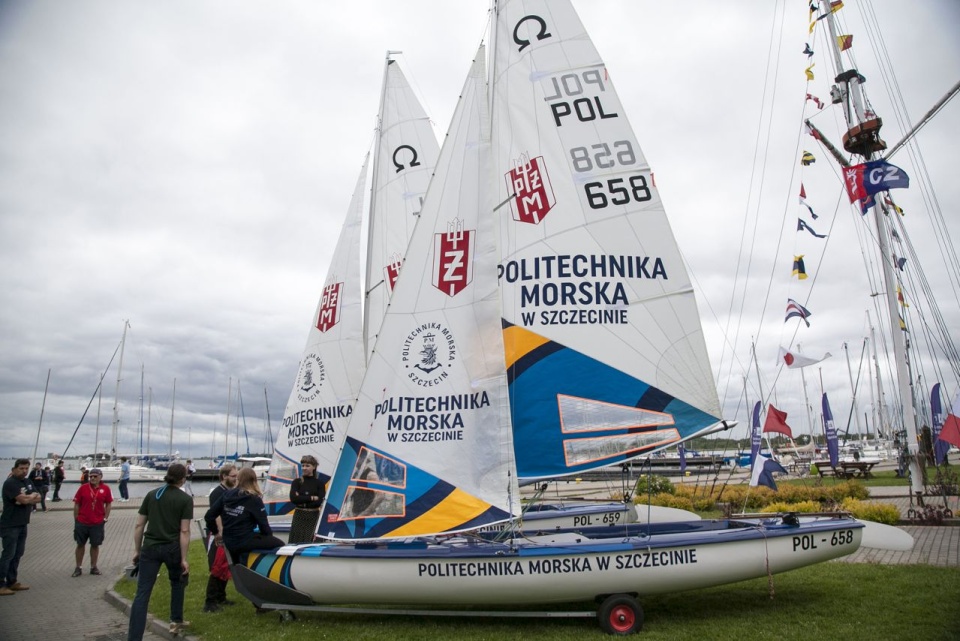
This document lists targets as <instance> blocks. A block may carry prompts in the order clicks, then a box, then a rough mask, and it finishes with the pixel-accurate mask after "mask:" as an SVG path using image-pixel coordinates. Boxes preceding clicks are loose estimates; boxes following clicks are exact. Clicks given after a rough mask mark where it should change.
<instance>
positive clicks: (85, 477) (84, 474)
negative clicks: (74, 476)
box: [80, 465, 90, 483]
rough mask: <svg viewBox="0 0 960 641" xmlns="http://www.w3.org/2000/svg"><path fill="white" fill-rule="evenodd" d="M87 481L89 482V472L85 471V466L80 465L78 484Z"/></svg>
mask: <svg viewBox="0 0 960 641" xmlns="http://www.w3.org/2000/svg"><path fill="white" fill-rule="evenodd" d="M89 480H90V472H88V471H87V466H86V465H81V466H80V482H81V483H86V482H87V481H89Z"/></svg>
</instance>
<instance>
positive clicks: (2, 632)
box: [0, 488, 960, 641]
mask: <svg viewBox="0 0 960 641" xmlns="http://www.w3.org/2000/svg"><path fill="white" fill-rule="evenodd" d="M872 493H873V494H874V496H875V497H877V498H878V500H883V501H886V502H891V503H893V504H895V505H897V506H898V507H899V508H900V510H901V513H903V514H904V515H905V514H906V510H907V509H909V505H910V499H909V498H908V497H907V496H905V494H904V491H903V490H902V489H900V488H896V489H894V491H891V492H886V491H882V490H881V491H876V492H872ZM879 495H882V497H881V496H879ZM927 500H928V502H930V499H927ZM950 500H951V501H952V502H951V504H950V507H951V509H953V510H954V513H957V511H958V509H957V498H956V497H952V498H951V499H950ZM47 505H48V506H50V508H51V509H50V511H49V512H45V513H40V512H37V513H34V515H33V518H32V519H31V523H30V531H29V536H28V538H27V552H26V555H25V556H24V558H23V560H22V561H21V563H20V580H21V581H22V582H23V583H25V584H26V585H29V586H30V588H31V589H30V590H29V591H27V592H19V593H17V594H16V595H13V596H5V597H0V640H6V639H11V640H16V641H49V639H50V638H51V637H53V638H56V639H59V640H62V641H73V640H74V639H77V640H83V641H123V640H125V639H126V635H127V614H126V610H124V609H122V607H123V604H122V603H119V604H118V605H119V606H120V607H117V605H115V603H117V601H116V599H115V598H114V597H111V600H110V601H108V600H107V598H105V596H109V595H108V591H109V590H110V588H111V587H112V586H113V584H114V583H115V582H116V580H117V577H118V576H119V575H120V574H122V572H123V568H124V567H125V566H126V565H127V564H129V563H130V559H131V558H132V556H133V526H134V523H135V521H136V514H137V508H138V507H139V505H140V502H139V501H138V500H132V501H130V502H129V503H114V509H113V512H112V513H111V515H110V522H109V523H108V524H107V532H106V540H105V541H104V544H103V546H101V548H100V561H99V566H100V570H101V571H102V572H103V575H102V576H91V575H89V574H87V571H88V570H89V558H87V559H85V563H84V568H83V571H84V573H83V576H81V577H78V578H71V576H70V574H71V573H72V572H73V567H74V561H73V551H74V547H75V544H74V542H73V504H72V503H71V502H68V501H64V502H61V503H49V502H48V503H47ZM206 506H207V505H206V497H197V499H196V509H195V513H196V514H197V515H199V514H202V513H203V511H205V510H206ZM903 529H904V530H906V531H907V532H909V533H910V534H911V535H912V536H913V537H914V539H915V540H916V544H915V545H914V547H913V550H911V551H909V552H886V551H882V550H867V549H861V550H859V551H857V552H856V553H854V554H851V555H850V556H848V557H846V558H845V559H843V561H847V562H853V563H889V564H918V563H923V564H930V565H936V566H940V567H953V568H960V527H953V526H941V527H933V526H904V527H903ZM194 536H196V532H194ZM205 573H206V568H204V569H203V570H202V571H201V577H195V578H194V580H193V581H191V582H190V587H188V588H187V589H189V590H195V589H203V586H205V585H206V580H205V577H206V574H205ZM161 574H163V573H161ZM197 578H202V579H204V580H197ZM161 580H163V577H162V576H161ZM197 586H199V587H197ZM165 638H170V637H169V636H168V634H167V632H166V623H165V622H158V625H157V626H155V627H153V628H148V630H147V634H146V636H145V637H144V639H146V640H147V641H160V640H161V639H165Z"/></svg>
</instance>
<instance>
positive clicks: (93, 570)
mask: <svg viewBox="0 0 960 641" xmlns="http://www.w3.org/2000/svg"><path fill="white" fill-rule="evenodd" d="M90 574H95V575H97V576H99V575H100V569H99V568H90Z"/></svg>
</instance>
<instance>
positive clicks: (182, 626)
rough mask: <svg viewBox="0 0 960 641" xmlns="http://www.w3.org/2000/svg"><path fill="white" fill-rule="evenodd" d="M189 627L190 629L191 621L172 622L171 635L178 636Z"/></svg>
mask: <svg viewBox="0 0 960 641" xmlns="http://www.w3.org/2000/svg"><path fill="white" fill-rule="evenodd" d="M188 627H190V622H189V621H171V622H170V634H172V635H173V636H177V635H178V634H180V633H181V632H185V631H186V629H187V628H188Z"/></svg>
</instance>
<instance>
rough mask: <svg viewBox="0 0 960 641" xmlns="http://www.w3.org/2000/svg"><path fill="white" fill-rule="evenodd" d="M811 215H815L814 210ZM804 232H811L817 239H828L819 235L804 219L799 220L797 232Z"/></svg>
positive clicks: (823, 235) (824, 235)
mask: <svg viewBox="0 0 960 641" xmlns="http://www.w3.org/2000/svg"><path fill="white" fill-rule="evenodd" d="M810 213H813V210H812V209H811V210H810ZM814 218H816V216H814ZM804 230H806V231H808V232H810V233H811V234H813V235H814V236H816V237H817V238H826V237H827V235H826V234H818V233H817V232H816V230H815V229H814V228H813V227H811V226H810V225H808V224H807V223H806V222H804V220H803V218H797V231H804Z"/></svg>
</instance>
